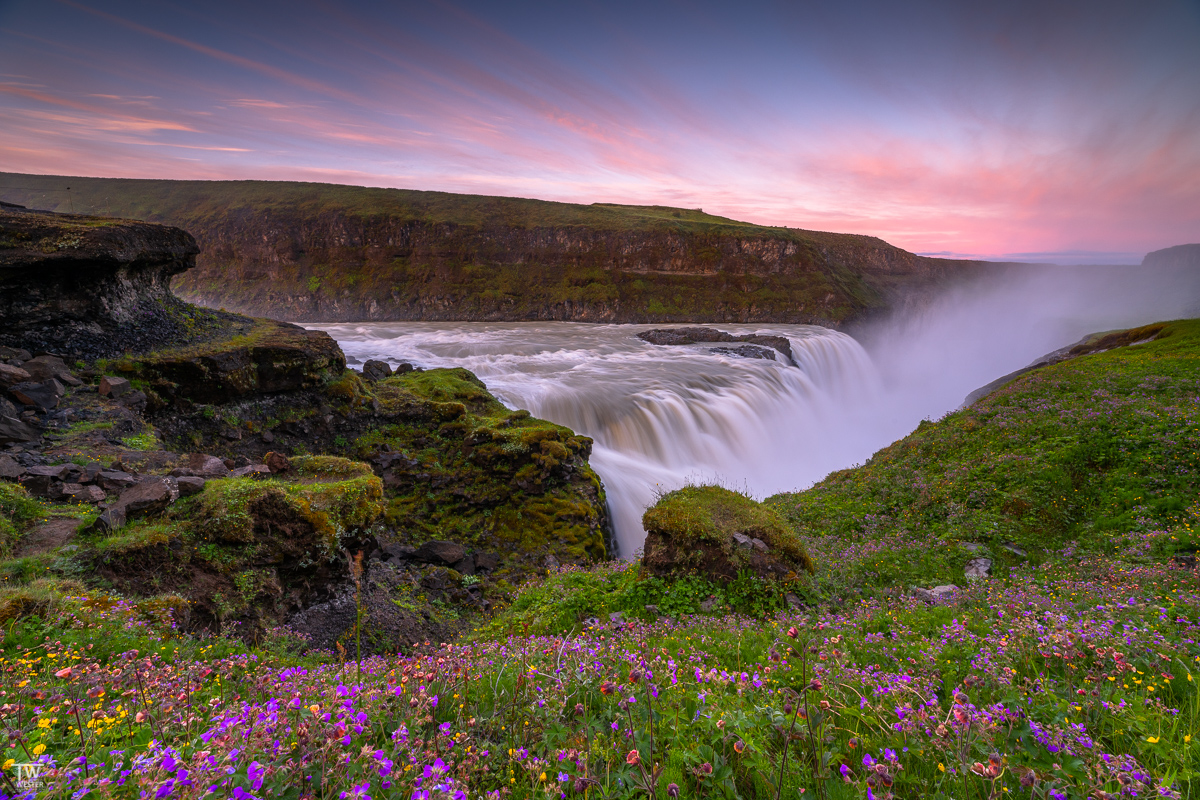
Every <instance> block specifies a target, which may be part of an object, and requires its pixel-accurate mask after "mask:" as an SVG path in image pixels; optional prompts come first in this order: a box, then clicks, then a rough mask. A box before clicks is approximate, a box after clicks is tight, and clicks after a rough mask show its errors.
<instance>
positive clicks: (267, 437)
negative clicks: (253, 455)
mask: <svg viewBox="0 0 1200 800" xmlns="http://www.w3.org/2000/svg"><path fill="white" fill-rule="evenodd" d="M261 438H262V440H263V442H264V443H266V444H271V443H273V442H274V441H275V434H273V433H271V432H270V431H263V432H262V437H261Z"/></svg>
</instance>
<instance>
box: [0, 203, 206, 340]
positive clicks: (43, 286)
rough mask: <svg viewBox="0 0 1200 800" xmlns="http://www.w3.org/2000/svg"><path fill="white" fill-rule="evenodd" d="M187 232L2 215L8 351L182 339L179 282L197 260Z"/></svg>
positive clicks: (1, 332) (1, 311) (1, 329)
mask: <svg viewBox="0 0 1200 800" xmlns="http://www.w3.org/2000/svg"><path fill="white" fill-rule="evenodd" d="M198 252H199V248H198V247H197V246H196V242H195V240H194V239H193V238H192V237H191V236H190V235H189V234H187V233H185V232H184V231H181V230H178V229H174V228H165V227H163V226H161V225H148V224H145V223H141V222H121V221H119V220H112V219H103V218H99V217H86V216H76V215H57V214H47V213H36V212H29V211H26V210H23V209H19V208H12V207H8V208H3V209H0V320H3V323H4V324H3V325H2V326H0V345H7V346H12V347H24V348H28V349H30V350H52V351H54V352H58V353H66V354H71V355H83V356H93V357H95V356H101V355H109V354H112V353H118V352H123V351H125V350H129V349H138V348H139V346H140V347H141V348H142V349H145V348H146V347H149V346H152V345H160V344H161V343H162V341H163V340H164V338H166V339H170V338H174V337H176V336H177V335H178V334H179V333H180V327H181V324H182V320H181V319H180V317H181V316H182V315H183V309H182V308H181V306H182V304H181V303H180V302H179V300H178V299H176V298H175V297H174V296H173V295H172V294H171V285H170V283H171V278H172V277H174V276H175V275H177V274H179V273H181V272H183V271H184V270H186V269H188V268H190V267H192V266H193V265H194V264H195V260H196V254H197V253H198Z"/></svg>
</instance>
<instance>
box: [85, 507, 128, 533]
mask: <svg viewBox="0 0 1200 800" xmlns="http://www.w3.org/2000/svg"><path fill="white" fill-rule="evenodd" d="M124 524H125V508H124V507H123V506H113V507H111V508H107V509H105V510H104V511H103V512H101V514H100V516H99V517H97V518H96V521H95V522H93V523H92V530H93V531H96V532H97V533H111V532H113V531H115V530H117V529H118V528H120V527H121V526H122V525H124Z"/></svg>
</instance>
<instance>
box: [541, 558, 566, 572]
mask: <svg viewBox="0 0 1200 800" xmlns="http://www.w3.org/2000/svg"><path fill="white" fill-rule="evenodd" d="M542 566H543V567H545V568H546V569H558V568H559V567H561V566H562V564H561V563H559V560H558V559H557V558H555V557H554V556H546V557H545V558H543V559H542Z"/></svg>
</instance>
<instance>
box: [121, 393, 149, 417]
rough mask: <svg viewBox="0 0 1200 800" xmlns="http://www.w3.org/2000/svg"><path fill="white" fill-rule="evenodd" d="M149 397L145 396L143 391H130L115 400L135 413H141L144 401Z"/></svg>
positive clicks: (144, 408) (144, 406)
mask: <svg viewBox="0 0 1200 800" xmlns="http://www.w3.org/2000/svg"><path fill="white" fill-rule="evenodd" d="M149 399H150V398H148V397H147V396H146V393H145V392H141V391H139V392H130V393H129V394H127V395H125V396H124V397H122V398H120V399H119V400H117V402H118V403H119V404H121V405H122V406H124V407H125V408H128V409H129V410H130V411H132V412H134V413H135V414H141V413H142V412H143V411H145V410H146V403H147V402H148V401H149Z"/></svg>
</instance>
